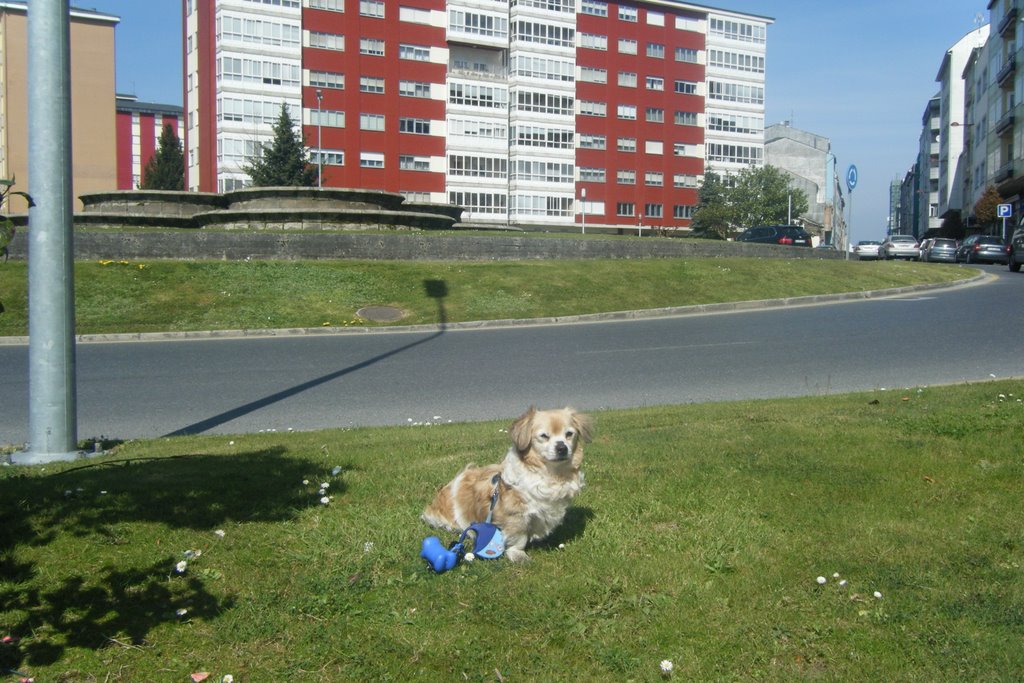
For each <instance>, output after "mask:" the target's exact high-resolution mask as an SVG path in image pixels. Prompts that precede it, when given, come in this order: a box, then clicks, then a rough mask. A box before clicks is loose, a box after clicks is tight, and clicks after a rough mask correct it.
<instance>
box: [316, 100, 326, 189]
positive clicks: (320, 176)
mask: <svg viewBox="0 0 1024 683" xmlns="http://www.w3.org/2000/svg"><path fill="white" fill-rule="evenodd" d="M323 99H324V91H323V90H321V89H320V88H317V89H316V186H317V187H318V188H322V187H323V186H324V150H323V148H322V146H321V143H320V127H321V126H322V125H323V111H324V110H323V107H322V106H321V102H322V101H323Z"/></svg>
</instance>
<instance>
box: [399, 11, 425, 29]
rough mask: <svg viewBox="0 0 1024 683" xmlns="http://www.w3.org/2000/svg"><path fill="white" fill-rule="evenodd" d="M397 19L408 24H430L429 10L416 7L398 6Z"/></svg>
mask: <svg viewBox="0 0 1024 683" xmlns="http://www.w3.org/2000/svg"><path fill="white" fill-rule="evenodd" d="M398 20H399V21H407V22H409V23H410V24H428V25H429V24H430V10H428V9H420V8H418V7H399V8H398Z"/></svg>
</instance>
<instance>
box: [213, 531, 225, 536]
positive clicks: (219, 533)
mask: <svg viewBox="0 0 1024 683" xmlns="http://www.w3.org/2000/svg"><path fill="white" fill-rule="evenodd" d="M213 534H214V536H217V537H218V538H224V530H223V529H217V530H216V531H214V532H213Z"/></svg>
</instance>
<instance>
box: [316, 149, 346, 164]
mask: <svg viewBox="0 0 1024 683" xmlns="http://www.w3.org/2000/svg"><path fill="white" fill-rule="evenodd" d="M309 163H311V164H313V165H314V166H316V165H317V164H323V165H324V166H344V165H345V153H344V152H343V151H341V150H340V149H320V150H317V149H313V150H310V152H309Z"/></svg>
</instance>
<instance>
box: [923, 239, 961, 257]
mask: <svg viewBox="0 0 1024 683" xmlns="http://www.w3.org/2000/svg"><path fill="white" fill-rule="evenodd" d="M926 241H927V242H928V244H922V245H921V260H922V261H929V262H935V261H942V262H943V263H956V240H952V239H947V238H945V237H936V238H935V239H933V240H926Z"/></svg>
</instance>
